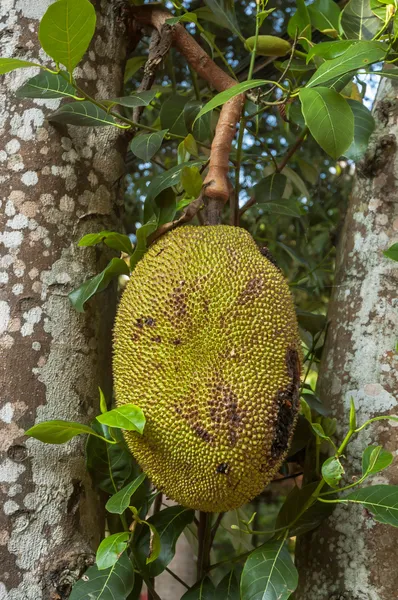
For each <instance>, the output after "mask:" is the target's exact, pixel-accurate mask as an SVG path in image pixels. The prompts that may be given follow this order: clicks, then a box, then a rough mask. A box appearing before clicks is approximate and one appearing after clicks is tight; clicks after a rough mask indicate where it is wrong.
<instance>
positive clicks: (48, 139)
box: [0, 0, 125, 600]
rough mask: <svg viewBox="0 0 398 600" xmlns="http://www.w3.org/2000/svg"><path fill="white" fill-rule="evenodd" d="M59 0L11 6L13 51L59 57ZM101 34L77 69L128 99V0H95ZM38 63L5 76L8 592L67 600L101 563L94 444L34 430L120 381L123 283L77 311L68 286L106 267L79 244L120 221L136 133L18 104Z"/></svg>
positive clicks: (0, 465)
mask: <svg viewBox="0 0 398 600" xmlns="http://www.w3.org/2000/svg"><path fill="white" fill-rule="evenodd" d="M49 4H51V1H49V0H32V1H26V2H25V1H22V2H21V0H8V1H6V2H1V3H0V22H1V25H2V28H1V46H2V48H1V50H2V55H3V56H12V57H17V58H27V59H38V58H39V59H40V60H42V61H44V62H45V63H46V64H51V63H50V61H49V59H48V57H46V55H45V54H44V53H43V51H41V50H40V46H39V43H38V39H37V31H38V26H39V20H40V18H41V16H42V15H43V13H44V12H45V10H46V8H47V6H48V5H49ZM93 4H94V5H95V7H96V10H97V30H96V33H95V36H94V39H93V42H92V44H91V46H90V49H89V52H88V53H87V55H86V56H85V58H84V59H83V61H82V63H81V65H80V66H79V67H78V69H77V70H76V75H77V77H78V78H79V82H80V85H81V86H83V88H84V89H87V90H88V91H89V92H90V93H91V94H92V95H94V96H96V97H97V98H106V97H109V96H118V95H120V92H121V88H122V81H123V67H124V56H125V32H124V26H123V25H122V23H121V22H119V21H118V15H117V12H116V11H115V7H116V4H117V2H116V0H115V1H110V0H101V1H100V0H97V1H94V2H93ZM36 72H37V70H35V69H20V70H18V71H14V72H12V73H9V74H7V75H6V76H4V77H1V80H0V86H1V87H0V134H1V142H2V143H1V147H0V206H1V216H0V220H1V233H0V242H1V251H2V256H1V271H0V277H1V279H0V282H1V286H0V349H1V361H0V368H1V371H0V373H1V375H0V389H1V404H0V423H1V427H2V434H1V437H0V451H1V458H0V505H1V509H0V564H1V568H0V598H1V599H3V598H7V599H9V600H49V599H51V600H55V599H63V598H67V597H68V595H69V591H70V587H71V585H70V584H71V582H73V581H74V580H75V579H77V578H78V577H79V575H80V574H81V572H82V570H84V568H85V567H86V566H87V564H88V563H90V562H91V561H92V559H93V550H95V548H96V545H97V544H98V541H99V539H100V535H101V533H102V529H103V518H102V515H101V507H100V504H99V501H98V498H97V495H96V493H95V492H94V491H93V489H92V485H91V482H90V480H89V477H88V475H87V473H86V472H85V467H84V452H83V447H84V440H83V439H82V438H81V437H80V438H75V439H74V440H72V441H71V442H69V443H68V444H66V445H62V446H54V445H44V444H42V443H40V442H38V441H36V440H34V439H27V438H24V437H23V433H24V430H26V429H27V428H28V427H30V426H32V425H33V424H34V423H37V422H39V421H43V420H47V419H54V418H59V419H67V420H76V421H83V422H87V421H88V420H90V418H92V417H93V416H94V415H95V414H96V413H97V412H98V388H97V386H98V385H102V386H103V387H104V388H105V389H106V390H107V391H108V393H109V392H110V389H111V375H110V340H111V327H112V319H113V311H114V305H115V290H114V289H113V291H109V292H105V293H102V294H101V295H99V296H97V297H96V299H94V300H93V301H91V302H90V306H89V308H88V309H87V311H86V313H85V314H83V315H81V314H78V313H77V312H75V311H74V310H73V309H72V307H71V305H70V303H69V300H68V293H69V292H70V291H71V290H72V289H74V288H75V287H77V286H78V285H79V284H80V283H81V282H82V281H83V280H85V279H86V278H88V277H90V276H92V275H94V274H96V273H97V272H99V270H101V269H102V268H103V266H104V264H105V263H106V261H107V260H108V258H109V256H105V255H104V252H103V250H102V249H100V250H96V249H92V248H88V249H81V248H77V247H76V244H77V241H78V240H79V238H80V237H81V236H82V235H84V234H85V233H88V232H93V231H101V230H102V229H115V228H116V229H117V228H119V227H120V218H121V215H120V212H121V197H120V194H119V191H120V190H119V189H118V187H119V186H118V183H117V182H118V179H119V178H120V175H121V174H122V172H123V153H124V141H123V136H120V131H119V130H116V129H114V128H112V127H109V128H98V129H95V130H93V129H88V128H77V127H70V128H69V129H67V128H66V127H65V128H61V129H60V128H57V129H55V128H54V127H52V126H51V125H49V124H48V123H47V121H46V115H48V114H49V113H50V112H51V111H52V110H54V109H56V108H57V107H58V106H59V104H60V101H58V100H47V101H44V100H26V101H25V100H20V99H17V98H15V95H14V92H15V90H16V89H17V88H18V87H19V86H20V85H21V84H22V83H23V82H24V81H26V80H27V79H28V78H30V77H32V75H34V74H35V73H36Z"/></svg>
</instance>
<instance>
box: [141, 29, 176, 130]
mask: <svg viewBox="0 0 398 600" xmlns="http://www.w3.org/2000/svg"><path fill="white" fill-rule="evenodd" d="M171 42H172V36H171V27H170V25H167V24H165V25H163V27H162V28H161V30H160V31H158V30H157V29H153V30H152V34H151V42H150V44H149V54H148V60H147V61H146V63H145V67H144V77H143V78H142V81H141V83H140V85H139V86H138V89H137V92H143V91H147V90H150V89H151V87H152V85H153V82H154V81H155V76H156V71H157V68H158V67H159V65H160V64H161V63H162V61H163V59H164V57H165V56H166V54H167V53H168V51H169V50H170V46H171ZM144 108H145V107H144V106H136V107H135V108H134V110H133V121H136V122H137V123H139V121H140V118H141V115H142V112H143V110H144Z"/></svg>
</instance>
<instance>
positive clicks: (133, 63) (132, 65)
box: [124, 56, 147, 83]
mask: <svg viewBox="0 0 398 600" xmlns="http://www.w3.org/2000/svg"><path fill="white" fill-rule="evenodd" d="M146 61H147V57H146V56H133V57H132V58H129V59H128V61H127V63H126V68H125V70H124V83H127V81H129V79H131V78H132V77H133V75H135V74H136V73H137V71H139V69H141V67H142V66H143V65H145V63H146Z"/></svg>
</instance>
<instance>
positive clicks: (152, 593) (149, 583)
mask: <svg viewBox="0 0 398 600" xmlns="http://www.w3.org/2000/svg"><path fill="white" fill-rule="evenodd" d="M141 576H142V578H143V580H144V582H145V585H146V586H147V588H148V592H149V594H150V596H149V598H150V600H162V599H161V597H160V596H159V594H158V593H157V592H156V590H155V588H154V587H153V584H152V581H151V580H150V579H148V577H145V576H144V575H143V574H142V573H141Z"/></svg>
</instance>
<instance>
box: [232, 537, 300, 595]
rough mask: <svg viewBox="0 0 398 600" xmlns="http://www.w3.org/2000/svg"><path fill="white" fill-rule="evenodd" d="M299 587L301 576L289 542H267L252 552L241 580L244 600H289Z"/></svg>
mask: <svg viewBox="0 0 398 600" xmlns="http://www.w3.org/2000/svg"><path fill="white" fill-rule="evenodd" d="M297 584H298V573H297V569H296V567H295V566H294V564H293V562H292V559H291V558H290V554H289V551H288V549H287V547H286V546H285V540H282V541H280V540H278V541H275V542H266V543H265V544H263V545H262V546H260V547H259V548H257V549H256V550H254V552H252V553H251V554H250V556H249V558H248V559H247V561H246V563H245V566H244V567H243V572H242V577H241V581H240V591H241V599H242V600H276V599H277V600H287V599H288V598H290V596H291V594H292V593H293V592H294V590H295V589H296V587H297Z"/></svg>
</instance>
